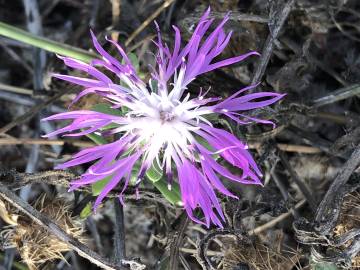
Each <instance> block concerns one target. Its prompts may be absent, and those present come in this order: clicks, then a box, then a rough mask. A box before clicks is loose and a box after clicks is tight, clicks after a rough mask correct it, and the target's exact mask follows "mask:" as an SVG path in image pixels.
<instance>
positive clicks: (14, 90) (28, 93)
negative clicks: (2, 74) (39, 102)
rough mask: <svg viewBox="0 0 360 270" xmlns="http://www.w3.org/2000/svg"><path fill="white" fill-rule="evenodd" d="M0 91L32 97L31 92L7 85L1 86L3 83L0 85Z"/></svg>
mask: <svg viewBox="0 0 360 270" xmlns="http://www.w3.org/2000/svg"><path fill="white" fill-rule="evenodd" d="M0 90H3V91H9V92H13V93H17V94H23V95H29V96H32V95H33V90H30V89H26V88H22V87H17V86H12V85H8V84H3V83H0Z"/></svg>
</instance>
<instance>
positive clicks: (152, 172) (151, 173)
mask: <svg viewBox="0 0 360 270" xmlns="http://www.w3.org/2000/svg"><path fill="white" fill-rule="evenodd" d="M146 176H147V177H148V178H149V180H150V181H151V182H156V181H159V180H160V179H161V177H163V172H162V170H161V168H160V167H159V165H158V164H157V163H156V162H154V163H153V164H152V165H151V167H150V168H149V169H148V170H147V171H146Z"/></svg>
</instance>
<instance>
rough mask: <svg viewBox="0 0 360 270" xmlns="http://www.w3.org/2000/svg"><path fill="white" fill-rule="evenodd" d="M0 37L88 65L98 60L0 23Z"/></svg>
mask: <svg viewBox="0 0 360 270" xmlns="http://www.w3.org/2000/svg"><path fill="white" fill-rule="evenodd" d="M0 35H2V36H5V37H8V38H11V39H14V40H17V41H20V42H23V43H25V44H29V45H32V46H35V47H38V48H41V49H44V50H45V51H48V52H53V53H57V54H60V55H62V56H68V57H72V58H75V59H78V60H80V61H84V62H86V63H90V61H91V60H93V59H96V58H100V56H99V55H98V54H94V53H91V52H88V51H85V50H82V49H79V48H76V47H72V46H70V45H67V44H64V43H61V42H56V41H54V40H51V39H47V38H44V37H40V36H36V35H34V34H31V33H29V32H27V31H24V30H22V29H20V28H17V27H14V26H12V25H9V24H6V23H3V22H0Z"/></svg>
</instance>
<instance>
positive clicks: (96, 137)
mask: <svg viewBox="0 0 360 270" xmlns="http://www.w3.org/2000/svg"><path fill="white" fill-rule="evenodd" d="M86 137H88V138H89V139H90V140H92V141H93V142H94V143H96V144H97V145H101V144H107V143H108V141H107V140H106V139H105V138H104V137H102V136H100V135H97V134H95V133H90V134H87V135H86Z"/></svg>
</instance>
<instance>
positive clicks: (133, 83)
mask: <svg viewBox="0 0 360 270" xmlns="http://www.w3.org/2000/svg"><path fill="white" fill-rule="evenodd" d="M209 13H210V9H208V10H207V11H206V12H205V13H204V15H203V16H202V17H201V18H200V21H199V23H198V24H197V26H196V28H195V30H194V33H193V34H192V36H191V38H190V40H189V41H188V43H187V44H186V45H185V47H183V48H181V35H180V30H179V29H178V28H177V27H175V26H173V29H174V31H175V42H174V47H173V48H172V49H170V48H169V47H168V46H167V45H166V44H164V43H163V41H162V38H161V34H160V31H159V27H158V26H157V30H158V38H157V40H156V41H154V42H155V44H156V46H157V48H158V52H157V54H156V64H157V66H156V67H154V68H153V69H152V73H151V79H150V81H149V83H148V84H146V83H145V82H143V81H142V80H141V79H140V77H139V76H138V75H137V73H136V70H135V68H134V66H133V65H132V63H131V61H130V59H129V58H128V56H127V55H126V53H125V52H124V50H123V49H122V48H121V47H120V46H119V45H118V44H117V43H116V42H114V41H113V40H110V39H107V40H108V41H109V42H110V43H112V44H113V45H114V46H115V48H116V49H117V50H118V52H119V54H120V56H121V57H122V62H120V61H118V60H117V59H115V58H114V57H113V56H111V55H110V54H108V53H107V52H106V51H105V50H104V49H103V47H102V46H101V45H100V44H99V42H98V40H97V39H96V37H95V35H94V34H93V33H92V32H91V35H92V39H93V43H94V46H95V48H96V50H97V51H98V53H99V54H100V55H101V56H102V59H94V60H93V61H92V62H91V63H90V64H86V63H83V62H81V61H78V60H75V59H71V58H67V57H63V58H62V59H63V61H64V63H65V64H66V65H67V66H69V67H71V68H75V69H78V70H81V71H84V72H85V73H87V74H88V75H90V76H91V78H83V77H75V76H68V75H54V77H56V78H59V79H62V80H65V81H68V82H71V83H74V84H77V85H81V86H83V87H84V88H85V89H84V90H83V91H82V92H81V93H80V94H79V95H78V96H77V97H76V98H75V99H74V101H73V102H76V101H77V100H79V99H80V98H81V97H83V96H85V95H87V94H90V93H93V94H97V95H100V96H102V97H103V98H104V99H105V100H107V101H108V102H110V103H111V105H112V108H115V109H116V108H120V107H122V108H126V114H124V115H110V114H106V113H100V112H95V111H86V110H80V111H71V112H66V113H60V114H56V115H53V116H50V117H48V118H46V119H45V120H68V119H70V120H73V121H72V123H71V124H69V125H67V126H65V127H64V128H61V129H59V130H57V131H55V132H53V133H50V134H47V135H46V136H47V137H51V136H54V135H58V134H65V135H64V136H82V135H86V134H90V133H93V132H97V134H102V135H104V136H105V135H110V134H118V135H117V136H118V139H117V140H115V141H114V142H112V143H108V144H104V145H99V146H95V147H92V148H88V149H85V150H82V151H80V152H79V153H77V154H76V155H74V156H73V158H72V159H71V160H70V161H68V162H66V163H64V164H62V165H60V166H58V167H57V168H59V169H65V168H68V167H72V166H76V165H79V164H84V163H89V162H95V161H96V162H95V163H93V164H92V165H91V166H90V167H89V168H88V169H87V171H86V172H85V173H84V174H83V175H81V177H80V179H78V180H76V181H73V182H72V183H71V189H72V190H73V189H77V188H79V187H81V186H84V185H88V184H92V183H95V182H97V181H99V180H102V179H104V178H105V177H108V178H110V179H111V180H110V181H109V182H108V183H107V185H106V186H105V187H104V189H103V190H102V191H101V193H100V194H99V196H98V197H97V199H96V202H95V205H94V206H95V208H96V207H97V206H98V205H99V204H100V203H101V201H102V200H103V199H104V197H106V195H107V194H108V193H109V192H110V191H111V190H112V189H113V188H115V187H116V186H121V187H122V192H121V195H122V193H123V192H124V190H125V189H126V187H127V186H128V185H129V181H130V178H131V174H132V171H133V168H134V165H135V164H140V169H139V171H138V173H137V179H138V180H137V181H136V183H135V185H136V186H138V185H139V184H140V183H141V181H143V179H144V175H145V173H146V171H147V170H149V168H150V167H151V166H152V164H155V163H157V164H158V166H159V167H161V168H162V169H163V171H164V173H165V175H166V179H167V181H168V187H169V189H171V186H172V184H173V178H174V179H177V181H178V183H179V185H180V190H181V197H182V202H183V205H184V208H185V210H186V212H187V214H188V216H189V217H190V218H191V219H192V220H194V221H195V222H198V223H202V224H205V225H206V226H208V227H209V226H210V224H211V223H213V224H216V225H217V226H220V227H221V226H222V220H224V215H223V212H222V209H221V206H220V203H219V201H218V199H217V196H216V193H215V190H217V191H218V192H220V193H222V194H225V195H227V196H231V197H236V196H235V195H233V194H232V193H231V192H230V191H229V190H228V189H227V188H226V187H225V186H224V184H223V183H222V180H221V179H220V177H224V178H227V179H229V180H231V181H235V182H239V183H243V184H256V185H257V184H261V181H260V177H261V172H260V170H259V168H258V166H257V165H256V163H255V161H254V159H253V158H252V156H251V154H250V153H249V151H248V149H247V146H246V144H244V143H243V142H241V141H240V140H239V139H238V138H236V137H235V136H234V135H233V134H231V133H229V132H228V131H225V130H223V129H220V128H216V127H214V126H213V125H212V123H211V122H210V121H209V119H208V116H209V115H211V114H222V115H225V116H227V117H229V118H231V119H232V120H234V121H236V122H237V123H239V124H248V123H251V122H260V123H266V124H269V123H271V124H272V122H270V121H266V120H260V119H256V118H252V117H249V116H247V115H245V114H244V113H245V112H246V111H248V110H251V109H255V108H261V107H264V106H268V105H270V104H273V103H274V102H276V101H278V100H279V99H281V98H282V96H283V95H281V94H278V93H271V92H261V93H253V94H245V93H246V91H247V90H249V89H251V88H254V87H255V86H250V87H246V88H244V89H241V90H239V91H237V92H236V93H235V94H233V95H232V96H230V97H228V98H226V99H225V100H221V98H220V97H206V93H203V92H202V91H201V90H200V91H199V94H198V95H196V96H195V97H191V96H190V93H189V92H188V91H187V86H188V85H189V83H190V82H191V81H193V80H194V79H195V78H196V77H197V76H198V75H200V74H203V73H205V72H209V71H212V70H214V69H218V68H221V67H224V66H228V65H231V64H233V63H237V62H240V61H242V60H243V59H245V58H247V57H249V56H251V55H257V54H258V53H256V52H249V53H247V54H244V55H240V56H237V57H233V58H229V59H225V60H220V61H217V60H214V59H215V58H216V57H217V56H219V55H220V54H221V52H222V51H223V50H224V48H225V47H226V45H227V44H228V42H229V40H230V37H231V32H230V33H225V31H224V29H223V26H224V24H225V23H226V21H227V20H228V19H229V18H228V16H225V18H224V19H223V20H222V21H221V22H220V23H219V24H218V25H217V26H216V28H215V29H214V30H213V31H210V30H209V28H210V26H211V25H212V24H213V19H210V18H209ZM205 34H207V35H206V36H205ZM99 67H101V68H104V69H106V70H108V71H110V72H113V73H114V74H115V75H116V76H117V77H118V78H119V79H120V81H121V82H122V84H117V83H116V82H113V80H111V79H110V78H109V77H108V76H106V75H105V74H104V73H103V72H101V71H100V70H99V69H98V68H99ZM110 124H111V125H110ZM105 127H106V128H105ZM204 142H206V144H204ZM215 155H218V156H221V157H222V159H223V160H224V161H226V162H227V163H229V166H233V167H236V168H239V169H240V170H241V175H236V174H234V173H232V172H230V170H228V169H227V168H226V167H225V166H223V165H221V164H220V163H218V161H217V160H216V159H215V157H214V156H215ZM121 195H120V196H121ZM199 207H200V209H202V211H203V214H204V215H203V216H204V218H198V217H197V216H196V215H194V210H195V209H196V208H199Z"/></svg>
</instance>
